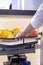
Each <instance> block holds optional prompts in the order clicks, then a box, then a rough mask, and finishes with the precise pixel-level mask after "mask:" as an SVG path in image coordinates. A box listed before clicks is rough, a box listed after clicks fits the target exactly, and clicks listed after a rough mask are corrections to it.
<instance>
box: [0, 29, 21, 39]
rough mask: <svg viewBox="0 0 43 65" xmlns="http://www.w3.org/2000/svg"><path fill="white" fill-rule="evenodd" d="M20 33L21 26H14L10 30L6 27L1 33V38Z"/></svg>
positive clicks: (13, 36) (11, 36)
mask: <svg viewBox="0 0 43 65" xmlns="http://www.w3.org/2000/svg"><path fill="white" fill-rule="evenodd" d="M19 33H20V28H14V29H13V30H11V31H9V30H8V29H4V30H2V31H1V33H0V37H1V38H15V37H16V35H17V34H19Z"/></svg>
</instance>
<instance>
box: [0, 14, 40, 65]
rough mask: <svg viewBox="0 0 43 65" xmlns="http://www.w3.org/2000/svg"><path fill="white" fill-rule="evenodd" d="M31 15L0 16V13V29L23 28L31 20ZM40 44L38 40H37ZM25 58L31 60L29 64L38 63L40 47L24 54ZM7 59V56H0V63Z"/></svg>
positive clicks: (36, 64) (35, 64)
mask: <svg viewBox="0 0 43 65" xmlns="http://www.w3.org/2000/svg"><path fill="white" fill-rule="evenodd" d="M31 19H32V16H22V15H21V16H20V15H19V16H16V15H15V16H8V15H7V16H4V15H3V16H2V15H0V30H3V29H9V30H12V29H13V28H15V27H20V28H21V30H23V29H24V28H25V27H26V26H27V25H28V24H29V22H31ZM38 44H40V41H39V42H38ZM26 56H27V60H28V61H30V62H31V65H40V48H39V49H36V52H35V53H29V54H26ZM5 61H7V56H6V55H5V56H4V55H3V56H0V64H1V65H3V64H2V63H3V62H5Z"/></svg>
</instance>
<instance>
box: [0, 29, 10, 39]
mask: <svg viewBox="0 0 43 65" xmlns="http://www.w3.org/2000/svg"><path fill="white" fill-rule="evenodd" d="M8 32H9V31H8V30H7V29H4V30H2V32H1V34H0V35H1V37H2V38H6V37H7V36H8Z"/></svg>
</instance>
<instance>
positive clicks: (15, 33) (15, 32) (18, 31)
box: [12, 28, 20, 36]
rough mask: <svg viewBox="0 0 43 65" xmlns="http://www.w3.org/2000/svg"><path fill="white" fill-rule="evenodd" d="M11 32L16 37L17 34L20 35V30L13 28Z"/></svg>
mask: <svg viewBox="0 0 43 65" xmlns="http://www.w3.org/2000/svg"><path fill="white" fill-rule="evenodd" d="M12 32H13V34H14V35H15V36H16V35H17V34H18V33H20V28H15V29H13V31H12Z"/></svg>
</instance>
